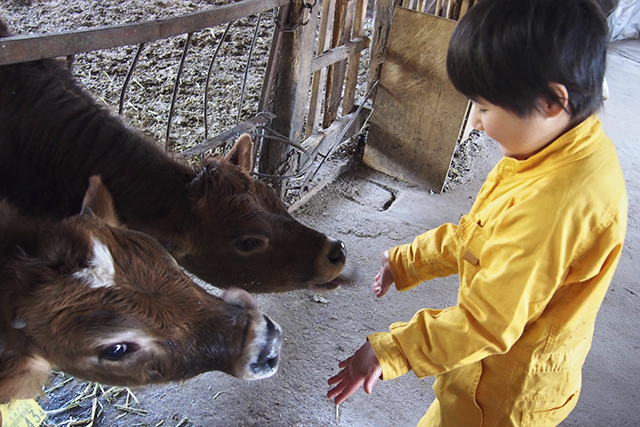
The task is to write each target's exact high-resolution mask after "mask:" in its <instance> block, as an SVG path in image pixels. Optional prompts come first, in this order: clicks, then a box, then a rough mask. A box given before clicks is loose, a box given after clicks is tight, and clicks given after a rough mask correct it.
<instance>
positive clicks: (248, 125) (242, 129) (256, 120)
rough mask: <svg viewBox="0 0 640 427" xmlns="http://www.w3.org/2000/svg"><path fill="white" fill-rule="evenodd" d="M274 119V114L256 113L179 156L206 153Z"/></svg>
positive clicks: (186, 156)
mask: <svg viewBox="0 0 640 427" xmlns="http://www.w3.org/2000/svg"><path fill="white" fill-rule="evenodd" d="M275 117H276V116H275V115H274V114H272V113H269V112H266V111H265V112H262V113H258V115H257V116H255V117H252V118H251V119H249V120H246V121H244V122H242V123H239V124H238V125H236V126H234V127H232V128H231V129H227V130H226V131H224V132H222V133H221V134H219V135H216V136H214V137H213V138H210V139H207V140H205V141H202V142H201V143H200V144H198V145H195V146H193V147H190V148H187V149H186V150H184V151H182V152H181V153H180V154H179V155H180V157H182V158H185V159H190V158H192V157H195V156H199V155H202V154H204V153H206V152H207V151H209V150H211V149H213V148H216V147H217V146H219V145H221V144H223V143H225V142H227V141H228V140H229V139H231V138H232V137H234V136H236V135H239V134H242V133H247V132H251V131H252V130H253V129H255V128H257V127H260V126H267V125H268V124H269V123H271V120H273V119H274V118H275Z"/></svg>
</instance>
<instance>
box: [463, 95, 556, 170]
mask: <svg viewBox="0 0 640 427" xmlns="http://www.w3.org/2000/svg"><path fill="white" fill-rule="evenodd" d="M548 119H549V117H548V116H547V115H546V114H544V113H543V112H540V111H537V110H536V111H534V112H533V113H532V114H531V115H529V116H527V117H525V118H521V117H518V116H517V115H516V114H515V113H513V112H511V111H509V110H505V109H504V108H502V107H498V106H497V105H494V104H491V103H490V102H487V101H485V100H484V99H479V100H477V101H474V102H473V109H472V111H471V125H472V126H473V127H474V128H475V129H477V130H480V131H484V132H485V133H486V134H487V135H488V136H489V137H491V138H492V139H494V140H495V141H496V142H498V144H500V150H501V151H502V154H503V155H504V156H506V157H513V158H514V159H518V160H524V159H526V158H528V157H530V156H532V155H534V154H535V153H537V152H538V151H540V150H542V149H543V148H544V147H546V146H547V145H548V144H549V143H551V142H552V141H553V140H554V139H556V138H557V137H558V136H559V135H558V134H557V132H556V134H552V133H553V132H551V133H550V131H551V129H549V123H548Z"/></svg>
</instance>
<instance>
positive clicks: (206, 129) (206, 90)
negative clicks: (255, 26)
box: [204, 21, 233, 139]
mask: <svg viewBox="0 0 640 427" xmlns="http://www.w3.org/2000/svg"><path fill="white" fill-rule="evenodd" d="M231 24H233V21H232V22H229V23H228V24H227V28H225V30H224V34H223V35H222V38H220V40H219V41H218V46H216V51H215V52H214V53H213V56H212V57H211V62H209V71H208V72H207V81H206V83H205V86H204V139H207V138H208V137H209V119H208V117H209V114H208V111H209V108H208V105H209V102H208V100H209V81H210V80H211V72H212V71H213V64H214V63H215V61H216V58H217V57H218V52H219V51H220V47H221V46H222V43H224V41H225V39H226V38H227V34H229V29H230V28H231Z"/></svg>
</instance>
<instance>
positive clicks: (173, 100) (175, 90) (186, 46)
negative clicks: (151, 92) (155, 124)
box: [164, 33, 193, 151]
mask: <svg viewBox="0 0 640 427" xmlns="http://www.w3.org/2000/svg"><path fill="white" fill-rule="evenodd" d="M192 35H193V33H189V34H187V41H186V42H185V43H184V50H183V51H182V56H181V57H180V65H178V72H177V73H176V81H175V82H174V84H173V94H172V95H171V106H170V107H169V118H168V119H167V136H166V139H165V141H164V150H165V151H169V135H170V133H171V120H172V119H173V110H174V108H175V106H176V97H177V96H178V87H179V86H180V77H181V76H182V70H183V69H184V61H185V59H186V58H187V52H188V51H189V42H190V41H191V36H192Z"/></svg>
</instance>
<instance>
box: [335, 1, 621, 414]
mask: <svg viewBox="0 0 640 427" xmlns="http://www.w3.org/2000/svg"><path fill="white" fill-rule="evenodd" d="M606 43H607V24H606V20H605V18H604V17H603V16H602V14H601V12H600V10H599V7H598V6H597V5H596V4H595V3H594V2H593V1H591V0H562V1H557V0H527V1H522V0H482V1H480V2H478V3H477V4H476V5H475V6H473V7H472V8H471V9H470V11H469V12H468V13H467V14H466V16H464V18H463V19H461V20H460V22H459V23H458V25H457V27H456V29H455V31H454V33H453V36H452V39H451V42H450V45H449V51H448V56H447V70H448V73H449V77H450V78H451V80H452V81H453V84H454V85H455V87H456V88H457V89H458V90H459V91H461V92H462V93H464V94H465V95H466V96H468V97H469V98H470V99H471V100H472V101H473V102H474V104H475V105H474V111H473V113H472V124H473V126H474V127H475V128H476V129H479V130H483V131H484V132H486V134H487V135H488V136H490V137H492V138H493V139H494V140H496V141H497V143H498V144H499V145H500V148H501V150H502V153H503V155H504V157H503V159H502V160H501V161H500V162H499V163H498V164H497V165H496V167H495V168H494V169H493V171H492V172H491V173H490V174H489V176H488V178H487V181H486V182H485V184H484V186H483V187H482V189H481V190H480V192H479V194H478V196H477V198H476V201H475V203H474V205H473V207H472V208H471V211H470V212H469V213H468V214H467V215H465V216H464V217H462V219H461V220H460V223H459V224H458V225H454V224H445V225H442V226H440V227H439V228H436V229H434V230H431V231H428V232H426V233H424V234H422V235H420V236H418V237H417V238H416V239H415V240H414V242H413V243H411V244H407V245H402V246H398V247H395V248H392V249H390V250H389V251H388V252H386V253H385V254H383V255H382V267H381V268H380V272H379V273H378V275H376V277H375V279H374V284H373V290H374V292H375V294H376V295H377V296H378V297H381V296H382V295H384V294H385V292H387V290H388V289H389V286H390V285H391V283H393V282H395V283H396V288H397V289H398V290H400V291H406V290H409V289H411V288H413V287H415V286H417V285H418V284H420V283H421V282H422V281H424V280H430V279H433V278H435V277H442V276H447V275H451V274H455V273H458V274H459V275H460V282H461V283H460V288H459V292H458V303H457V305H456V306H454V307H449V308H447V309H444V310H433V309H424V310H421V311H419V312H418V313H417V314H416V315H415V316H414V317H413V319H411V321H409V322H407V323H394V324H392V325H391V327H390V330H389V332H386V333H375V334H372V335H370V336H368V337H367V342H366V343H365V344H364V345H363V346H362V347H361V348H360V349H359V350H358V351H357V352H356V353H355V354H354V355H353V356H351V357H350V358H348V359H347V360H345V361H343V362H341V363H340V364H339V367H340V368H341V371H340V372H339V373H338V374H337V375H336V376H334V377H332V378H331V379H329V384H330V385H333V386H334V387H333V388H332V389H331V390H329V392H328V394H327V395H328V397H329V398H330V399H335V402H336V403H337V404H339V403H341V402H343V401H344V400H345V399H347V398H348V397H349V396H350V395H351V394H353V393H354V392H355V391H356V390H357V389H358V388H359V387H360V385H362V384H363V383H364V389H365V391H366V392H367V393H371V391H372V388H373V386H374V384H375V383H376V381H377V380H378V378H382V379H383V380H389V379H393V378H396V377H398V376H400V375H403V374H405V373H407V372H409V371H411V370H413V372H414V373H415V374H416V375H417V376H418V377H425V376H428V375H436V381H435V384H434V391H435V395H436V399H435V401H434V402H433V404H432V405H431V406H430V408H429V410H428V411H427V413H426V414H425V416H424V417H423V418H422V420H421V421H420V423H419V425H420V426H443V427H445V426H450V427H473V426H496V427H505V426H524V425H527V426H555V425H557V424H559V423H560V422H561V421H562V420H563V419H564V418H566V417H567V416H568V415H569V413H570V412H571V410H572V409H573V408H574V407H575V405H576V402H577V399H578V395H579V392H580V384H581V370H582V365H583V363H584V360H585V358H586V356H587V353H588V351H589V348H590V345H591V339H592V336H593V329H594V323H595V319H596V314H597V312H598V309H599V307H600V304H601V303H602V299H603V298H604V295H605V293H606V291H607V288H608V286H609V283H610V282H611V278H612V275H613V272H614V270H615V268H616V265H617V262H618V259H619V256H620V251H621V249H622V245H623V241H624V235H625V230H626V218H627V195H626V190H625V185H624V179H623V176H622V172H621V169H620V165H619V162H618V159H617V156H616V152H615V148H614V146H613V144H612V142H611V141H610V140H609V139H608V138H607V136H606V135H605V134H604V132H603V130H602V127H601V125H600V122H599V121H598V118H597V117H596V116H595V113H596V111H597V110H598V109H599V107H600V106H601V103H602V81H603V77H604V69H605V55H606Z"/></svg>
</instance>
